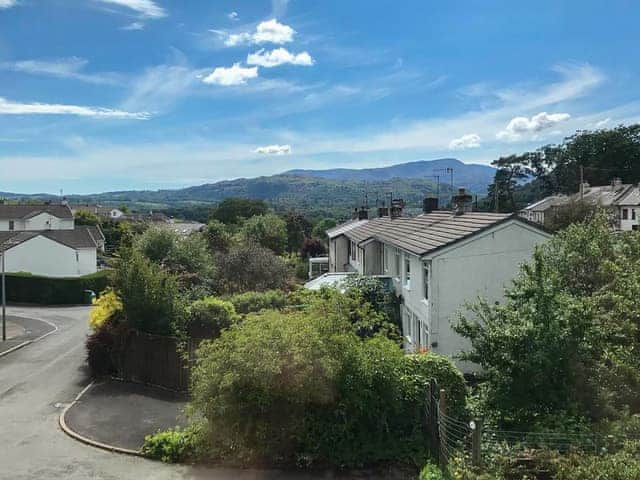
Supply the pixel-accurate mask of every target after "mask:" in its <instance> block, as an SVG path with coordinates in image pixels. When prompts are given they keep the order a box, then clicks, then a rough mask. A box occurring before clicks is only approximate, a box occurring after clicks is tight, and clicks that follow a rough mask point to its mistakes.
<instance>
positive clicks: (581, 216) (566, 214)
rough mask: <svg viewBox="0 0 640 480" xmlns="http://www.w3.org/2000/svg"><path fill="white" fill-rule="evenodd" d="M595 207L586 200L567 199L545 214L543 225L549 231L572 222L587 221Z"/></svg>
mask: <svg viewBox="0 0 640 480" xmlns="http://www.w3.org/2000/svg"><path fill="white" fill-rule="evenodd" d="M596 211H597V207H596V205H592V204H590V203H587V202H581V201H579V200H578V201H569V202H568V203H567V204H565V205H559V206H557V207H555V208H554V209H553V210H551V211H550V212H549V213H547V214H546V215H545V219H544V226H545V228H546V229H547V230H549V231H551V232H557V231H559V230H562V229H564V228H567V227H568V226H569V225H571V224H573V223H579V222H584V221H587V220H589V219H591V218H593V216H594V215H595V214H596Z"/></svg>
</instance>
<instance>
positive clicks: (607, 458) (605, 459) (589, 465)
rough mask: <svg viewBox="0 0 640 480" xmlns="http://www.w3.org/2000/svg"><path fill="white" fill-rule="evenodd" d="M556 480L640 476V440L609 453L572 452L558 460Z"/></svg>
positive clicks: (623, 479)
mask: <svg viewBox="0 0 640 480" xmlns="http://www.w3.org/2000/svg"><path fill="white" fill-rule="evenodd" d="M554 478H555V479H556V480H583V479H585V478H588V479H590V480H631V479H638V478H640V442H632V443H628V444H627V445H626V447H625V448H624V449H623V450H621V451H619V452H616V453H614V454H609V455H603V456H598V455H578V454H570V455H568V456H566V457H563V458H561V459H560V460H559V462H558V467H557V472H556V474H555V476H554Z"/></svg>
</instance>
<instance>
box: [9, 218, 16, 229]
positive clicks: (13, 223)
mask: <svg viewBox="0 0 640 480" xmlns="http://www.w3.org/2000/svg"><path fill="white" fill-rule="evenodd" d="M15 228H16V225H15V222H14V221H13V220H9V230H15Z"/></svg>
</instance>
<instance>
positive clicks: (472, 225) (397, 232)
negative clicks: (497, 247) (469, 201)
mask: <svg viewBox="0 0 640 480" xmlns="http://www.w3.org/2000/svg"><path fill="white" fill-rule="evenodd" d="M507 220H516V221H520V222H523V223H527V224H530V223H529V222H525V221H523V220H522V219H520V218H518V217H517V215H515V214H503V213H485V212H469V213H465V214H463V215H453V214H452V213H451V212H447V211H441V212H432V213H427V214H423V215H418V216H417V217H398V218H389V217H381V218H374V219H371V220H364V221H359V222H358V224H357V225H353V223H351V224H350V225H351V228H348V229H345V230H343V231H342V233H341V234H342V235H345V236H346V237H347V238H349V239H351V240H353V241H355V242H356V243H363V242H367V241H370V240H377V241H381V242H384V243H387V244H390V245H394V246H396V247H398V248H400V249H402V250H405V251H407V252H410V253H413V254H415V255H425V254H427V253H430V252H433V251H435V250H437V249H440V248H442V247H445V246H448V245H451V244H453V243H456V242H458V241H460V240H463V239H465V238H467V237H470V236H472V235H475V234H476V233H479V232H481V231H483V230H485V229H487V228H490V227H493V226H495V225H497V224H499V223H502V222H505V221H507ZM534 227H535V228H538V229H540V230H542V229H541V228H540V226H539V225H537V226H536V225H534ZM333 230H336V229H333ZM333 233H334V232H332V234H333ZM330 236H331V235H330ZM335 236H338V235H334V237H335ZM332 238H333V237H332Z"/></svg>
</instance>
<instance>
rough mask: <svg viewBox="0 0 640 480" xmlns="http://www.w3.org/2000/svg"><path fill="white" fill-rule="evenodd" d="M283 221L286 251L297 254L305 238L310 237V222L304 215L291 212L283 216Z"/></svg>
mask: <svg viewBox="0 0 640 480" xmlns="http://www.w3.org/2000/svg"><path fill="white" fill-rule="evenodd" d="M284 221H285V223H286V229H287V249H288V251H289V252H297V251H299V250H300V247H301V246H302V243H303V242H304V240H305V238H307V237H309V236H310V235H311V229H312V225H311V222H310V221H309V220H307V219H306V218H305V217H304V215H302V214H300V213H297V212H293V211H291V212H287V213H286V214H285V215H284Z"/></svg>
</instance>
